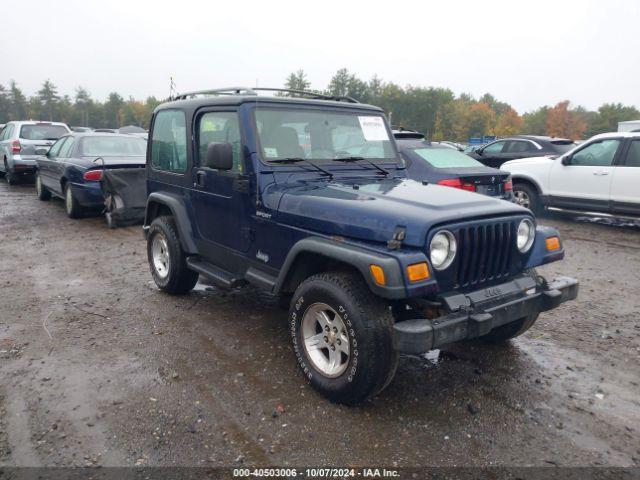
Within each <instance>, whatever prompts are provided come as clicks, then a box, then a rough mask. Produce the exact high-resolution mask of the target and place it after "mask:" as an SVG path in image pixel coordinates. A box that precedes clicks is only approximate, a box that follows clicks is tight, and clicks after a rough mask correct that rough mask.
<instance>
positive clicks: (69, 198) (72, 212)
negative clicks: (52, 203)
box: [64, 183, 84, 218]
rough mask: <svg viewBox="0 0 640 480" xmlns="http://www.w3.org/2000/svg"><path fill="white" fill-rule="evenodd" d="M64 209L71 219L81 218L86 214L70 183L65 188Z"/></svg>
mask: <svg viewBox="0 0 640 480" xmlns="http://www.w3.org/2000/svg"><path fill="white" fill-rule="evenodd" d="M64 207H65V210H66V211H67V216H68V217H69V218H80V217H81V216H82V214H83V213H84V209H83V208H82V206H81V205H80V204H79V203H78V199H77V198H76V197H75V195H74V194H73V189H72V188H71V185H69V184H68V183H67V184H66V185H65V186H64Z"/></svg>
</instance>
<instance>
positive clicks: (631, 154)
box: [624, 140, 640, 167]
mask: <svg viewBox="0 0 640 480" xmlns="http://www.w3.org/2000/svg"><path fill="white" fill-rule="evenodd" d="M624 166H625V167H640V140H634V141H632V142H631V145H629V151H628V152H627V158H626V159H625V160H624Z"/></svg>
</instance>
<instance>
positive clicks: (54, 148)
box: [49, 137, 69, 157]
mask: <svg viewBox="0 0 640 480" xmlns="http://www.w3.org/2000/svg"><path fill="white" fill-rule="evenodd" d="M68 138H69V137H62V138H61V139H60V140H58V141H57V142H56V143H54V144H53V145H52V146H51V149H50V150H49V156H50V157H57V156H58V155H60V149H61V148H62V144H64V142H66V141H67V139H68Z"/></svg>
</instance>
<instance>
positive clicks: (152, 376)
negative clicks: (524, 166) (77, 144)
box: [0, 182, 640, 467]
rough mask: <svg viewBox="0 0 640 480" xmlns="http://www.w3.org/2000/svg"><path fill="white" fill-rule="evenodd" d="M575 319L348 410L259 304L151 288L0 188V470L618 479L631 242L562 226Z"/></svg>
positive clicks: (480, 350)
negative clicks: (574, 474)
mask: <svg viewBox="0 0 640 480" xmlns="http://www.w3.org/2000/svg"><path fill="white" fill-rule="evenodd" d="M541 223H547V224H551V225H555V226H557V227H559V229H560V231H561V233H562V234H563V238H564V241H565V246H566V250H567V257H566V259H565V261H564V262H560V263H557V264H553V265H550V266H547V267H544V268H542V269H541V272H542V273H544V274H545V275H547V276H550V277H552V276H554V275H558V274H564V275H570V276H575V277H578V278H579V280H580V282H581V287H580V288H581V291H580V295H579V299H578V300H577V301H576V302H573V303H570V304H565V305H563V306H562V307H560V308H559V309H557V310H554V311H553V312H550V313H547V314H544V315H542V316H541V318H540V319H539V321H538V323H537V324H536V325H535V326H534V327H533V329H532V330H530V332H528V334H526V335H525V336H523V337H520V338H519V339H516V340H515V341H513V342H512V343H510V344H508V345H504V346H499V347H496V346H493V347H489V346H480V345H473V346H469V345H458V346H454V347H451V348H447V349H446V350H442V351H439V352H438V351H434V352H431V353H430V354H428V355H426V356H424V357H409V356H407V357H402V358H401V361H400V366H399V369H398V373H397V376H396V378H395V380H394V381H393V383H392V384H391V385H390V387H389V388H388V389H387V390H386V391H385V392H383V393H382V394H381V395H380V396H379V397H377V398H376V399H374V400H373V401H371V402H368V403H367V404H365V405H362V406H360V407H357V408H348V407H344V406H338V405H334V404H331V403H329V402H327V401H326V400H325V399H324V398H322V397H320V396H319V395H318V394H316V393H315V392H314V391H313V390H312V389H311V388H310V387H309V386H308V385H307V384H306V383H305V381H304V379H303V377H302V375H301V374H300V373H299V372H298V370H297V366H296V362H295V360H294V355H293V352H292V348H291V346H290V342H289V334H288V331H287V325H286V321H285V317H286V314H285V313H284V312H283V311H282V310H279V309H278V308H277V306H276V305H275V304H273V302H269V301H268V299H266V298H265V297H264V296H263V295H261V294H260V293H259V292H257V291H255V290H252V289H246V290H242V291H238V292H233V293H224V292H221V291H218V290H216V289H214V288H212V287H208V286H206V285H201V284H199V285H198V287H197V288H196V290H195V291H194V292H192V293H191V294H190V295H187V296H185V297H171V296H168V295H165V294H163V293H161V292H160V291H159V290H158V289H157V288H156V287H155V286H154V284H153V282H152V281H151V276H150V274H149V271H148V267H147V260H146V253H145V242H144V239H143V236H142V231H141V228H140V227H139V226H137V227H130V228H125V229H118V230H108V229H107V228H106V227H105V224H104V220H103V219H102V218H100V217H94V218H86V219H82V220H70V219H68V218H67V217H66V215H65V213H64V209H63V205H62V202H60V201H57V200H53V201H51V202H48V203H43V202H40V201H38V200H37V199H36V196H35V194H34V189H33V186H32V185H19V186H16V187H9V186H7V185H6V184H5V183H4V182H2V183H1V184H0V287H1V290H0V292H1V293H0V466H14V465H20V466H43V465H45V466H87V465H89V466H95V465H101V466H123V465H124V466H133V465H144V466H169V465H171V466H246V465H259V466H268V465H278V466H285V465H295V466H305V465H315V466H321V465H335V466H370V465H378V466H388V467H394V466H425V465H429V466H461V465H462V466H494V465H499V466H531V465H533V466H555V465H561V466H576V465H590V466H592V465H607V466H638V465H640V385H639V382H640V374H639V372H640V313H639V312H640V227H638V226H635V227H634V226H613V225H605V224H598V223H591V222H585V221H577V220H576V219H572V218H566V217H554V218H546V219H544V221H542V222H541Z"/></svg>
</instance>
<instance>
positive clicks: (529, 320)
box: [480, 268, 540, 343]
mask: <svg viewBox="0 0 640 480" xmlns="http://www.w3.org/2000/svg"><path fill="white" fill-rule="evenodd" d="M526 273H527V274H528V275H529V276H530V277H531V278H533V279H534V280H537V278H538V272H537V271H536V269H535V268H531V269H529V270H527V271H526ZM539 315H540V313H539V312H533V313H530V314H529V315H527V316H526V317H523V318H519V319H518V320H515V321H513V322H510V323H507V324H506V325H502V326H500V327H498V328H494V329H493V330H491V332H489V333H488V334H487V335H484V336H483V337H480V338H481V340H483V341H486V342H489V343H503V342H506V341H509V340H511V339H512V338H516V337H519V336H520V335H522V334H523V333H524V332H526V331H527V330H529V329H530V328H531V327H533V324H534V323H536V320H538V316H539Z"/></svg>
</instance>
